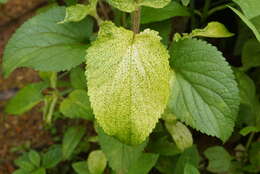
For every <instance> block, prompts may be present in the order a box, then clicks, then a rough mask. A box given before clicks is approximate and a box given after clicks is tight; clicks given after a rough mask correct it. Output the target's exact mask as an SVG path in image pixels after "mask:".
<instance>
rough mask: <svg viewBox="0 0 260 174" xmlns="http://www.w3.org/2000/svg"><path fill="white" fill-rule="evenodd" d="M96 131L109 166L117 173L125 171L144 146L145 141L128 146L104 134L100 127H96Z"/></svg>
mask: <svg viewBox="0 0 260 174" xmlns="http://www.w3.org/2000/svg"><path fill="white" fill-rule="evenodd" d="M97 132H98V140H99V144H100V146H101V149H102V151H103V152H104V153H105V155H106V157H107V159H108V163H109V165H110V167H111V168H112V169H113V170H115V171H116V172H117V173H127V171H128V170H129V168H130V167H131V166H132V165H133V164H134V163H135V162H136V160H138V158H139V157H140V156H141V155H142V151H143V149H144V147H145V146H146V143H143V144H140V145H138V146H129V145H126V144H123V143H121V142H120V141H118V140H117V139H115V138H113V137H111V136H108V135H106V134H105V133H104V132H103V130H101V129H100V128H98V131H97Z"/></svg>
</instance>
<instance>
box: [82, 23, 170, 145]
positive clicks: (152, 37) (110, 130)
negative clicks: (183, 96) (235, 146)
mask: <svg viewBox="0 0 260 174" xmlns="http://www.w3.org/2000/svg"><path fill="white" fill-rule="evenodd" d="M134 36H135V37H134ZM160 39H161V38H160V37H159V36H158V33H157V32H155V31H153V30H149V29H147V30H145V31H143V32H141V33H140V34H136V35H134V33H133V32H132V31H130V30H126V29H124V28H121V27H116V26H115V25H114V24H113V23H112V22H103V23H102V24H101V26H100V31H99V34H98V38H97V40H96V41H95V42H94V43H93V44H92V45H91V47H89V48H88V50H87V56H86V59H87V78H88V80H87V81H88V94H89V96H90V102H91V106H92V108H93V111H94V115H95V117H96V119H97V122H98V123H99V125H100V126H101V127H102V128H103V129H104V131H105V132H106V133H107V134H108V135H111V136H115V137H116V138H118V139H119V140H120V141H122V142H124V143H127V144H132V145H136V144H140V143H142V142H143V141H145V139H146V138H147V137H148V136H149V134H150V133H151V132H152V130H153V128H154V127H155V125H156V123H157V122H158V119H159V118H160V117H161V114H162V113H163V111H164V108H165V107H166V104H167V100H168V96H169V93H168V92H169V69H170V68H169V62H168V58H169V55H168V52H167V50H166V48H165V47H164V45H162V44H161V42H160ZM104 94H105V95H104Z"/></svg>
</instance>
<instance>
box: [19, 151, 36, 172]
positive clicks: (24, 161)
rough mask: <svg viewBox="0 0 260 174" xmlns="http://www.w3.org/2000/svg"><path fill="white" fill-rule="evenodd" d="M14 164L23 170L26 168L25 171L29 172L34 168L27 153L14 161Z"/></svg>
mask: <svg viewBox="0 0 260 174" xmlns="http://www.w3.org/2000/svg"><path fill="white" fill-rule="evenodd" d="M14 162H15V165H16V166H18V167H20V168H21V169H23V170H26V171H27V172H31V171H33V170H34V169H35V166H34V165H33V164H32V163H31V161H30V159H29V156H28V153H25V154H23V155H22V156H20V157H19V158H18V159H16V160H15V161H14Z"/></svg>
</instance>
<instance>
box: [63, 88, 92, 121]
mask: <svg viewBox="0 0 260 174" xmlns="http://www.w3.org/2000/svg"><path fill="white" fill-rule="evenodd" d="M60 111H61V113H62V114H63V115H65V116H66V117H69V118H83V119H87V120H92V119H93V113H92V109H91V107H90V102H89V97H88V94H87V92H86V91H84V90H80V89H77V90H74V91H72V92H71V93H70V95H69V96H68V98H66V99H64V100H63V101H62V103H61V104H60Z"/></svg>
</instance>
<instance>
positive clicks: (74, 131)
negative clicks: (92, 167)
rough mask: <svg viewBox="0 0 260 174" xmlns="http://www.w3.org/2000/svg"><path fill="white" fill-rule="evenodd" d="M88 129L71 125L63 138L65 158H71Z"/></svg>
mask: <svg viewBox="0 0 260 174" xmlns="http://www.w3.org/2000/svg"><path fill="white" fill-rule="evenodd" d="M85 131H86V129H85V128H84V127H81V126H74V127H69V128H68V129H67V131H66V132H65V134H64V137H63V140H62V154H63V159H69V158H70V156H71V154H72V153H73V151H74V150H75V148H76V147H77V145H78V144H79V142H80V140H81V139H82V137H83V136H84V134H85Z"/></svg>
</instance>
